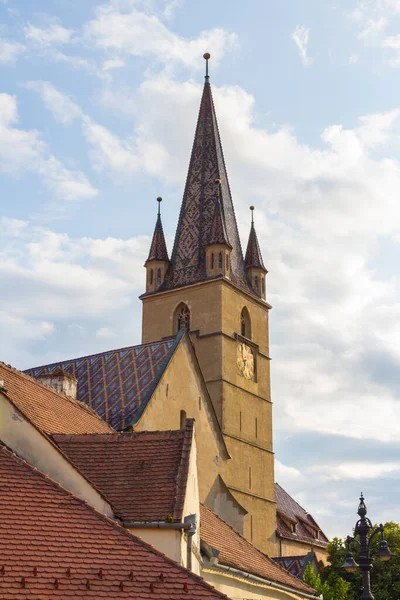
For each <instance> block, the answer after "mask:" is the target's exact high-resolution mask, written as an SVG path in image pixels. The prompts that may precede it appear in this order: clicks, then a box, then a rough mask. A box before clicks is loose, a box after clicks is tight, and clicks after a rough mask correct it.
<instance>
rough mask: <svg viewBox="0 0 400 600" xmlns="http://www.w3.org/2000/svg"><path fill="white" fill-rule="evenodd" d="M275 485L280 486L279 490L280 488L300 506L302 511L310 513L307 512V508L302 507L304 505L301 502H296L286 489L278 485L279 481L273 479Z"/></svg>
mask: <svg viewBox="0 0 400 600" xmlns="http://www.w3.org/2000/svg"><path fill="white" fill-rule="evenodd" d="M275 485H277V486H278V487H280V488H281V490H282V491H283V492H284V493H285V494H286V495H287V496H289V498H290V499H291V500H292V501H293V502H295V503H296V504H297V506H299V507H300V508H301V510H302V511H304V512H305V513H306V514H307V515H309V514H310V513H309V512H308V510H306V509H305V508H304V507H303V506H302V505H301V504H299V502H297V500H295V499H294V498H293V496H291V495H290V494H289V492H287V491H286V490H285V489H284V488H283V487H282V486H281V485H280V483H278V482H277V481H275Z"/></svg>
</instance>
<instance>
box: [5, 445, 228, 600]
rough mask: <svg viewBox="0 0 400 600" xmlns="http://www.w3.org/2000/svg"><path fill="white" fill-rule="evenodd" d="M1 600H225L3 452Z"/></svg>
mask: <svg viewBox="0 0 400 600" xmlns="http://www.w3.org/2000/svg"><path fill="white" fill-rule="evenodd" d="M0 481H1V482H2V485H1V489H0V538H1V561H0V597H1V599H2V600H28V599H35V600H37V599H39V598H40V600H54V599H59V600H69V599H71V598H79V599H81V598H93V599H95V600H100V599H101V598H104V599H105V600H112V599H115V600H122V599H127V600H128V599H132V598H135V600H147V599H150V598H151V599H153V600H167V599H169V598H176V599H182V598H185V600H197V599H199V598H200V599H204V600H206V599H208V600H214V599H215V600H217V599H218V598H226V596H224V595H223V594H221V593H220V592H217V591H216V590H214V588H212V587H211V586H210V585H208V584H207V583H205V582H204V581H203V580H202V579H201V578H200V577H198V576H197V575H194V574H193V573H190V572H189V571H187V570H186V569H185V568H183V567H180V566H179V565H178V564H177V563H175V562H174V561H172V560H171V559H169V558H167V557H165V556H164V555H163V554H161V553H160V552H158V551H157V550H155V549H154V548H152V546H150V545H149V544H147V543H145V542H143V541H142V540H140V539H139V538H136V537H134V536H133V535H131V534H130V533H129V532H127V531H126V530H124V529H123V528H122V527H119V526H118V525H116V524H115V523H114V522H113V521H111V520H110V519H108V518H107V517H105V516H104V515H101V514H100V513H97V512H96V511H95V510H94V509H92V508H91V507H90V506H88V505H87V504H86V503H84V502H82V501H81V500H79V499H78V498H76V497H75V496H73V495H72V494H70V493H69V492H67V491H66V490H64V489H63V488H62V487H60V486H59V485H58V484H56V483H55V482H54V481H52V480H51V479H49V478H48V477H46V476H45V475H43V474H41V473H40V472H38V471H36V469H33V468H32V467H31V466H30V465H28V464H27V463H26V462H25V461H23V460H21V459H19V458H18V457H16V456H15V455H14V454H12V453H11V452H9V451H8V450H7V449H5V448H4V447H1V449H0Z"/></svg>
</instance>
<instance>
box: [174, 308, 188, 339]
mask: <svg viewBox="0 0 400 600" xmlns="http://www.w3.org/2000/svg"><path fill="white" fill-rule="evenodd" d="M175 322H176V326H175V329H176V331H177V332H178V331H180V330H181V329H187V330H190V310H189V307H188V306H186V304H180V305H179V306H178V308H177V310H176V320H175Z"/></svg>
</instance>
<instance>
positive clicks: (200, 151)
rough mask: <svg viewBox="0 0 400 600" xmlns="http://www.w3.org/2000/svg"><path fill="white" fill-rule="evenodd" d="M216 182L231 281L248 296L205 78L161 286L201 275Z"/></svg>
mask: <svg viewBox="0 0 400 600" xmlns="http://www.w3.org/2000/svg"><path fill="white" fill-rule="evenodd" d="M216 179H220V180H221V211H222V215H223V220H224V222H225V227H226V234H227V238H228V240H229V242H230V244H231V246H232V253H231V259H230V260H231V272H230V278H231V280H232V281H233V282H234V283H236V284H238V285H240V286H241V287H243V288H244V289H245V290H246V291H248V292H249V293H251V294H253V292H252V290H251V288H250V286H249V284H248V282H247V278H246V273H245V268H244V261H243V254H242V248H241V245H240V239H239V233H238V228H237V223H236V217H235V211H234V208H233V203H232V197H231V191H230V188H229V182H228V175H227V172H226V167H225V161H224V156H223V151H222V145H221V139H220V135H219V131H218V124H217V118H216V114H215V108H214V103H213V99H212V93H211V86H210V84H209V81H208V78H206V82H205V84H204V89H203V96H202V99H201V104H200V112H199V117H198V121H197V127H196V133H195V137H194V142H193V149H192V155H191V158H190V164H189V171H188V175H187V179H186V186H185V191H184V195H183V201H182V207H181V212H180V216H179V222H178V227H177V231H176V236H175V243H174V248H173V251H172V256H171V265H170V269H169V272H168V273H167V279H166V283H165V285H164V289H165V288H166V289H172V288H176V287H182V286H185V285H190V284H192V283H196V282H199V281H203V280H205V279H206V265H205V251H204V248H205V246H206V244H207V243H208V236H209V231H210V228H211V224H212V221H213V218H214V214H215V204H216V201H217V197H216V194H215V181H216Z"/></svg>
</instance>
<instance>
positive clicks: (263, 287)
mask: <svg viewBox="0 0 400 600" xmlns="http://www.w3.org/2000/svg"><path fill="white" fill-rule="evenodd" d="M261 292H262V295H263V296H265V277H263V278H262V279H261Z"/></svg>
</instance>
